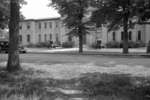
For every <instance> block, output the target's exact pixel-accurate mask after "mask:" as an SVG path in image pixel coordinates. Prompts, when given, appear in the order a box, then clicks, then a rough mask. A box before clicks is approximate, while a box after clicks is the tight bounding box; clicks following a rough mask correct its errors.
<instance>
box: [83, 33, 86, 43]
mask: <svg viewBox="0 0 150 100" xmlns="http://www.w3.org/2000/svg"><path fill="white" fill-rule="evenodd" d="M83 44H86V35H83Z"/></svg>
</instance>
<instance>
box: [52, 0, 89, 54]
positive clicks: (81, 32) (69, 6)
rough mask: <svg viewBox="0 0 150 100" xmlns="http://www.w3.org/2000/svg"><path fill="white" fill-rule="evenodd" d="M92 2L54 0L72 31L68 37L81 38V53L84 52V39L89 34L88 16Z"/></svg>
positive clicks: (83, 0) (87, 0)
mask: <svg viewBox="0 0 150 100" xmlns="http://www.w3.org/2000/svg"><path fill="white" fill-rule="evenodd" d="M89 2H90V0H52V3H51V5H53V6H54V7H55V8H56V9H57V10H58V11H59V13H60V14H61V15H62V17H63V19H64V20H63V21H64V23H65V24H66V26H67V27H68V28H69V29H70V30H71V31H70V32H69V33H68V35H72V36H77V37H78V38H79V53H82V52H83V37H84V36H85V35H86V34H87V33H88V29H89V28H88V27H87V22H86V21H84V20H83V19H84V17H85V16H86V14H87V9H88V7H89Z"/></svg>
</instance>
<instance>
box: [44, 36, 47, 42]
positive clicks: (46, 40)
mask: <svg viewBox="0 0 150 100" xmlns="http://www.w3.org/2000/svg"><path fill="white" fill-rule="evenodd" d="M44 37H45V42H46V41H47V35H46V34H45V35H44Z"/></svg>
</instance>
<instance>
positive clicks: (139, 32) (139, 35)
mask: <svg viewBox="0 0 150 100" xmlns="http://www.w3.org/2000/svg"><path fill="white" fill-rule="evenodd" d="M137 39H138V40H139V41H140V40H141V31H138V37H137Z"/></svg>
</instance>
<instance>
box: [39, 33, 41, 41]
mask: <svg viewBox="0 0 150 100" xmlns="http://www.w3.org/2000/svg"><path fill="white" fill-rule="evenodd" d="M40 42H41V34H39V43H40Z"/></svg>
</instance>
